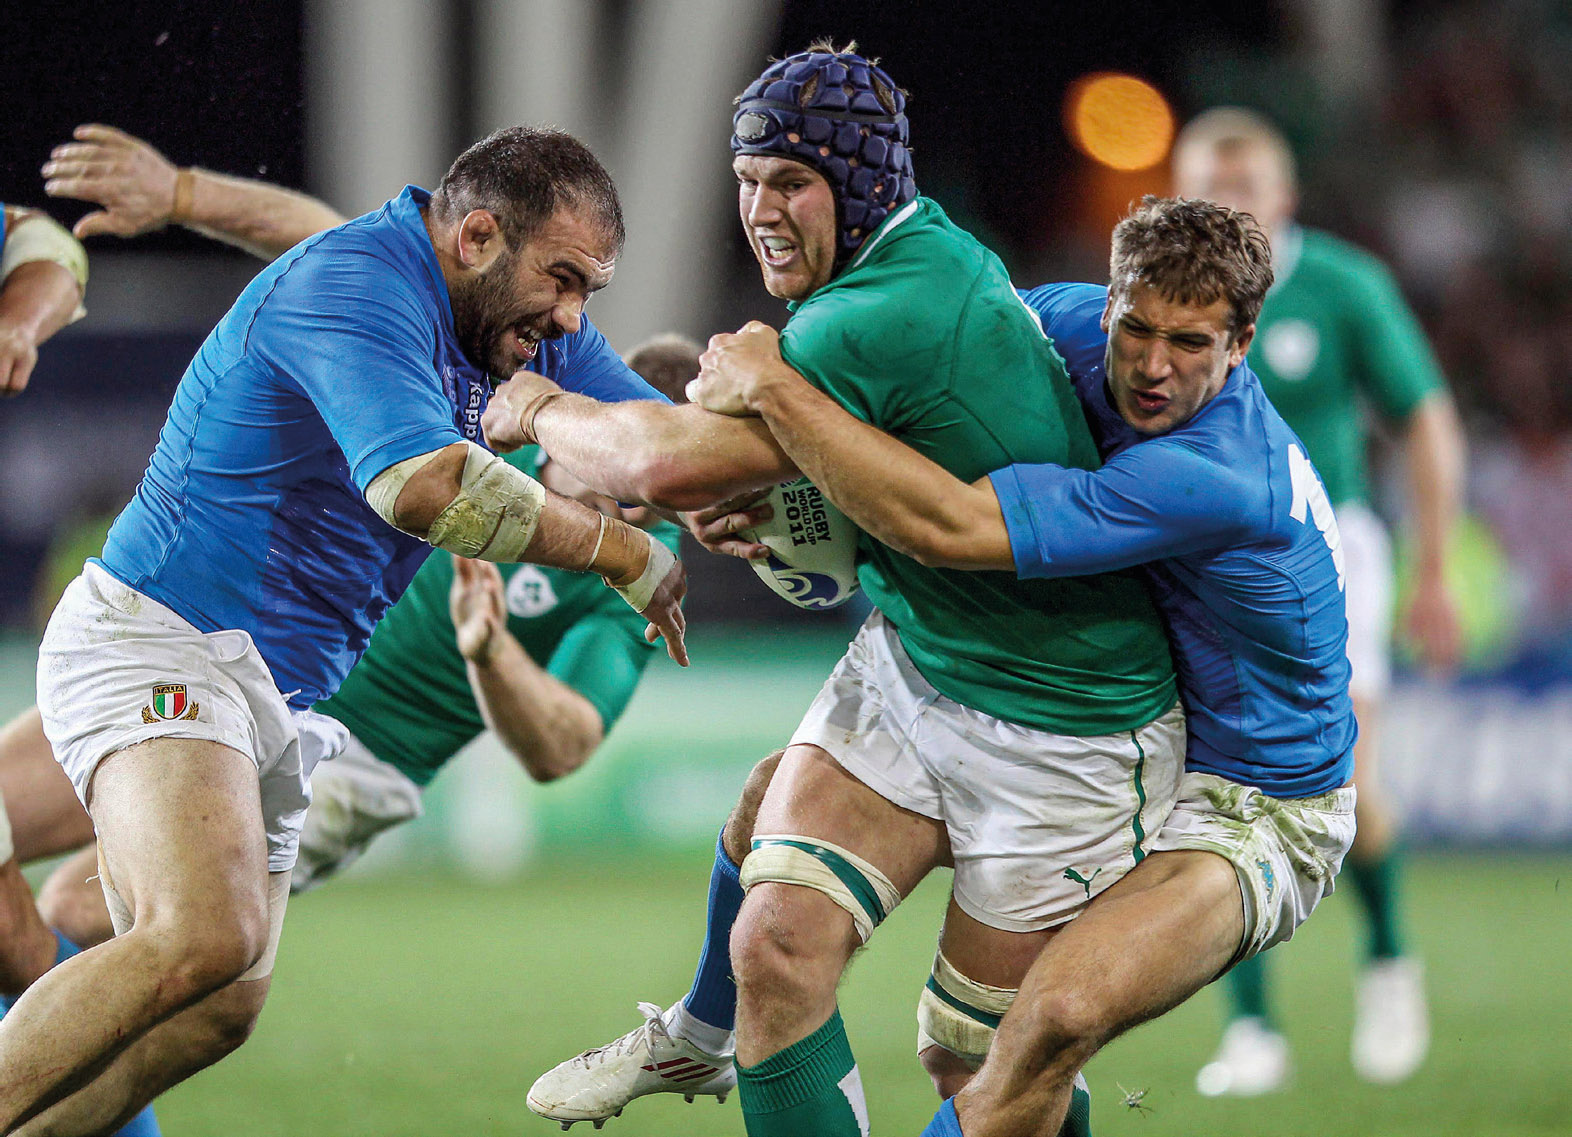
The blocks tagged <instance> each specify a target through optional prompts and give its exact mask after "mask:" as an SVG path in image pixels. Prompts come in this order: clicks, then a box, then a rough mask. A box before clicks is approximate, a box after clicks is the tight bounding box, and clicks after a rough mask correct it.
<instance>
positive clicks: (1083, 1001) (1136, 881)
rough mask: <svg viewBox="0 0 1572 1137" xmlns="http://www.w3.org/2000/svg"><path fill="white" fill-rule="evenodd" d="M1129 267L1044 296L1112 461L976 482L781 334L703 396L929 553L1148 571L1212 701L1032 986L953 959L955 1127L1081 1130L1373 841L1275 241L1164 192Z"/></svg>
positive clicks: (1084, 569) (718, 364) (1334, 548)
mask: <svg viewBox="0 0 1572 1137" xmlns="http://www.w3.org/2000/svg"><path fill="white" fill-rule="evenodd" d="M1111 279H1112V284H1111V286H1110V287H1109V288H1107V289H1104V288H1100V287H1096V286H1091V285H1050V286H1047V287H1044V288H1039V289H1036V290H1034V291H1032V292H1030V293H1026V294H1025V295H1024V299H1025V301H1026V302H1027V304H1028V305H1029V306H1030V307H1032V308H1033V309H1034V310H1035V311H1036V312H1037V313H1038V314H1039V316H1040V318H1041V319H1042V322H1043V326H1044V328H1045V332H1046V334H1047V335H1049V336H1050V337H1051V338H1052V339H1053V340H1054V343H1055V345H1056V346H1057V348H1058V350H1059V351H1060V353H1061V354H1062V355H1063V356H1064V358H1065V360H1066V362H1067V364H1068V365H1069V371H1070V374H1071V377H1072V379H1073V381H1074V383H1075V385H1076V388H1077V393H1078V394H1079V395H1080V397H1081V399H1082V402H1083V404H1084V405H1085V407H1086V410H1087V417H1088V420H1089V422H1090V423H1091V425H1092V429H1093V434H1094V436H1095V437H1096V438H1097V441H1098V445H1099V448H1100V450H1101V451H1102V452H1103V454H1104V456H1105V459H1106V461H1105V464H1104V465H1103V467H1102V468H1101V469H1099V470H1096V471H1087V470H1072V469H1066V468H1063V467H1058V466H1014V467H1010V468H1008V469H1004V470H999V471H996V472H995V473H993V474H992V475H990V476H989V477H987V478H984V479H981V480H980V481H978V482H976V483H975V484H972V485H967V484H965V483H964V482H961V481H959V480H958V479H956V478H954V477H952V476H951V475H949V474H947V473H946V472H945V471H943V470H941V469H939V468H938V467H937V466H935V465H934V464H933V463H931V462H929V461H928V460H927V459H926V458H924V457H923V456H921V455H920V454H918V453H916V452H915V451H913V450H911V449H909V448H907V447H905V446H903V445H901V444H900V443H899V442H897V441H895V440H894V439H893V438H890V437H889V436H887V435H885V434H883V433H881V432H879V431H877V430H875V429H873V428H872V427H870V426H868V425H867V424H865V423H863V422H861V421H860V420H858V419H856V418H854V417H852V416H851V415H850V414H848V413H846V412H845V411H844V410H842V409H841V408H840V407H839V406H837V405H836V404H835V403H833V402H832V401H831V400H829V399H827V398H825V397H824V396H823V395H822V394H820V393H819V392H818V391H817V390H816V389H815V388H814V387H813V386H812V385H811V384H809V383H807V382H806V381H804V380H803V379H801V378H800V377H799V376H797V374H796V373H795V372H793V371H792V370H791V369H790V368H789V367H787V366H786V365H785V364H784V363H783V362H782V360H781V359H780V357H779V354H778V352H777V350H776V346H775V344H776V336H775V333H774V332H773V331H772V330H770V329H768V328H765V327H763V326H762V325H751V326H750V327H749V328H747V329H744V331H743V332H742V333H740V334H738V335H736V336H722V337H717V339H716V340H714V341H712V344H711V349H710V351H709V352H708V353H707V355H706V356H705V360H706V363H707V368H706V371H705V373H704V374H702V375H701V376H700V378H699V379H698V380H696V381H695V383H694V384H693V385H692V386H691V387H690V395H692V396H694V397H695V398H696V400H697V401H699V402H701V403H702V404H703V405H705V406H707V407H709V408H710V409H712V410H718V411H723V412H727V413H733V414H739V413H751V414H759V415H761V416H762V417H763V418H764V420H765V422H766V424H767V425H768V426H769V428H770V430H771V432H772V433H773V434H774V435H775V437H776V438H777V439H778V440H779V441H780V443H781V445H782V446H783V447H784V448H785V449H786V451H787V452H788V453H789V454H790V455H791V457H792V459H793V460H794V461H795V462H796V463H797V465H798V466H799V467H800V468H801V469H802V470H803V472H804V473H805V474H807V475H808V476H809V477H811V478H812V479H813V480H814V481H815V482H816V483H817V484H818V485H819V487H820V488H821V489H823V490H824V491H825V493H826V494H828V495H829V496H830V497H831V498H832V499H833V500H834V501H835V502H836V503H837V504H838V505H839V506H840V507H841V508H842V509H843V510H845V511H846V513H848V514H849V515H850V516H851V517H852V518H853V520H855V521H857V522H858V524H860V525H861V526H862V527H863V528H864V529H865V530H866V531H867V532H868V533H869V534H871V535H872V536H874V537H875V538H877V539H878V540H880V541H883V542H885V543H886V544H888V545H890V546H891V547H893V548H895V549H897V550H900V551H902V552H904V553H906V554H908V555H910V556H912V557H914V558H916V559H918V560H919V561H921V562H923V563H924V564H929V565H934V566H938V567H944V568H952V569H1008V570H1013V571H1015V572H1017V573H1019V574H1021V575H1024V576H1056V575H1075V574H1080V573H1091V572H1105V571H1109V570H1113V569H1119V568H1125V567H1129V566H1132V565H1143V564H1144V565H1146V572H1147V576H1148V579H1149V581H1150V584H1151V587H1152V590H1153V593H1154V596H1155V597H1156V598H1157V599H1158V601H1159V606H1160V608H1161V609H1162V611H1163V613H1164V616H1165V619H1166V621H1167V624H1168V629H1169V634H1170V639H1171V641H1172V644H1173V650H1174V656H1175V663H1176V669H1177V671H1178V674H1179V683H1180V690H1181V692H1182V695H1183V698H1184V703H1185V709H1186V712H1187V714H1188V716H1189V746H1188V749H1187V760H1186V774H1185V779H1184V782H1183V784H1182V786H1181V790H1180V800H1179V802H1178V804H1177V805H1176V806H1175V808H1174V811H1173V813H1172V814H1171V815H1170V817H1169V819H1168V821H1167V822H1166V824H1165V825H1164V826H1163V828H1162V829H1161V830H1160V831H1159V832H1158V833H1157V834H1156V835H1155V836H1154V837H1153V838H1152V840H1151V843H1150V849H1151V852H1150V854H1149V855H1148V856H1147V857H1146V858H1145V859H1144V860H1143V861H1142V862H1141V863H1140V864H1139V865H1137V866H1136V868H1135V869H1133V870H1132V871H1131V872H1130V873H1129V874H1128V875H1127V876H1125V877H1124V878H1123V879H1122V880H1120V881H1119V882H1117V883H1116V884H1114V885H1112V886H1111V887H1109V888H1108V889H1107V890H1105V891H1103V892H1101V893H1099V894H1098V895H1097V896H1096V897H1095V898H1094V899H1093V900H1092V902H1091V904H1090V905H1089V906H1088V908H1087V909H1086V911H1085V912H1084V913H1083V914H1081V915H1080V916H1078V917H1077V918H1076V919H1075V920H1073V921H1071V922H1069V923H1068V924H1065V925H1062V926H1061V927H1060V928H1058V929H1055V930H1053V931H1050V932H1048V933H1045V934H1044V940H1045V946H1044V948H1043V951H1042V954H1041V955H1040V956H1039V958H1038V960H1037V962H1036V963H1035V964H1034V965H1033V967H1032V969H1031V972H1030V973H1029V974H1028V976H1027V978H1026V981H1025V982H1024V984H1023V985H1022V987H1021V989H1020V992H1019V994H1018V995H1017V994H1015V993H1012V992H1008V991H1000V990H998V989H997V988H988V987H985V986H984V985H982V984H980V983H976V982H973V981H971V980H968V979H967V978H966V975H965V969H964V967H962V966H953V965H952V961H948V960H946V959H944V958H943V956H942V955H941V956H940V958H939V959H938V960H937V961H936V965H935V972H934V978H933V979H932V980H931V981H930V983H929V985H928V989H927V990H926V991H925V992H924V995H923V1000H922V1005H921V1009H920V1011H919V1021H920V1023H921V1026H922V1032H921V1045H922V1048H923V1060H924V1065H925V1066H926V1067H927V1068H928V1070H929V1071H930V1073H931V1074H932V1075H933V1076H934V1079H935V1083H936V1085H938V1087H939V1088H940V1091H941V1093H942V1094H944V1095H945V1096H947V1097H948V1096H949V1095H951V1094H954V1093H955V1092H956V1090H957V1089H959V1088H960V1087H961V1086H963V1085H964V1087H965V1088H964V1089H960V1092H959V1094H958V1096H955V1097H953V1098H952V1099H951V1100H950V1101H948V1102H947V1103H946V1105H945V1106H944V1107H943V1108H942V1109H941V1111H940V1114H939V1116H938V1117H936V1118H935V1120H934V1123H933V1124H932V1126H931V1127H930V1129H929V1132H930V1133H932V1134H936V1135H937V1134H952V1135H953V1134H957V1133H960V1132H962V1131H963V1130H964V1132H965V1133H966V1134H967V1135H968V1137H980V1135H983V1134H987V1135H990V1137H1003V1135H1016V1134H1021V1135H1025V1134H1033V1135H1051V1134H1054V1133H1057V1132H1058V1131H1059V1128H1060V1125H1061V1123H1062V1122H1063V1120H1064V1118H1065V1112H1066V1109H1067V1106H1068V1104H1069V1101H1070V1090H1071V1085H1072V1080H1073V1078H1074V1076H1075V1075H1076V1073H1077V1072H1078V1071H1079V1070H1080V1068H1081V1067H1082V1066H1083V1065H1084V1064H1085V1063H1086V1061H1087V1060H1088V1059H1090V1058H1091V1056H1092V1055H1093V1054H1094V1053H1096V1051H1097V1050H1098V1049H1099V1048H1101V1046H1102V1045H1103V1044H1105V1043H1106V1042H1107V1041H1109V1040H1110V1039H1112V1038H1113V1037H1115V1036H1116V1035H1118V1034H1120V1033H1121V1032H1123V1031H1124V1030H1126V1029H1128V1028H1129V1027H1131V1026H1134V1025H1136V1024H1137V1023H1140V1022H1142V1021H1145V1020H1146V1019H1149V1018H1152V1017H1154V1016H1156V1015H1159V1014H1162V1013H1163V1012H1165V1011H1167V1010H1168V1009H1170V1008H1172V1007H1173V1006H1175V1005H1177V1004H1178V1003H1180V1002H1182V1001H1183V1000H1184V999H1186V998H1188V997H1189V996H1190V995H1191V994H1193V993H1194V992H1195V991H1196V990H1198V989H1199V988H1200V987H1202V986H1204V985H1205V984H1207V983H1209V982H1210V981H1211V980H1212V979H1214V978H1216V977H1217V976H1218V975H1219V974H1220V973H1222V972H1223V971H1225V970H1227V969H1228V968H1229V967H1230V966H1232V965H1233V964H1234V963H1237V962H1238V961H1239V960H1241V959H1245V958H1248V957H1250V956H1252V955H1254V954H1255V953H1257V952H1260V951H1262V950H1264V949H1266V948H1268V947H1270V946H1272V945H1273V944H1276V943H1280V942H1282V941H1283V940H1285V939H1287V938H1288V937H1289V936H1290V935H1292V933H1293V931H1294V929H1295V928H1296V927H1297V926H1298V925H1299V924H1300V923H1301V922H1303V920H1304V919H1305V918H1306V917H1307V916H1308V915H1309V913H1310V911H1311V909H1312V908H1314V907H1315V905H1316V903H1317V902H1318V901H1319V900H1320V898H1321V897H1322V896H1323V895H1325V894H1326V893H1327V892H1329V891H1330V890H1331V887H1332V880H1333V877H1334V876H1335V875H1336V872H1337V870H1338V868H1339V866H1340V864H1341V862H1342V859H1343V856H1344V854H1345V853H1346V852H1347V849H1348V847H1349V844H1350V843H1351V842H1352V840H1353V834H1354V821H1353V804H1354V791H1353V789H1352V787H1351V785H1349V780H1350V778H1351V775H1352V765H1353V745H1354V736H1355V733H1356V728H1355V723H1354V717H1353V712H1352V706H1351V703H1350V701H1349V696H1348V662H1347V658H1346V651H1345V642H1346V637H1347V622H1346V619H1345V617H1344V610H1343V587H1344V579H1343V577H1344V572H1343V565H1342V555H1341V550H1340V548H1339V537H1338V532H1337V526H1336V522H1335V520H1334V519H1333V517H1332V512H1331V507H1330V504H1329V503H1328V501H1327V499H1326V495H1325V492H1324V490H1323V489H1322V487H1321V482H1320V479H1319V478H1318V477H1317V475H1316V473H1315V471H1314V469H1313V468H1312V467H1311V465H1310V463H1309V460H1308V459H1307V458H1306V457H1305V455H1304V451H1303V447H1302V445H1301V444H1300V442H1299V440H1298V438H1297V437H1296V436H1295V435H1294V434H1293V432H1292V431H1290V430H1289V429H1288V427H1287V426H1286V424H1284V422H1283V421H1282V419H1281V417H1280V416H1279V415H1278V414H1277V413H1276V411H1274V410H1273V409H1272V407H1271V405H1270V404H1269V403H1268V402H1267V399H1266V397H1265V395H1264V394H1263V392H1262V390H1261V387H1260V384H1259V382H1258V380H1257V379H1256V378H1255V376H1254V375H1253V374H1252V373H1251V372H1250V370H1249V368H1248V367H1247V366H1245V365H1244V363H1243V360H1244V357H1245V353H1246V350H1247V349H1248V347H1249V344H1250V339H1251V335H1252V333H1253V330H1254V322H1255V317H1256V314H1257V313H1258V312H1259V310H1260V305H1261V301H1262V298H1263V297H1264V295H1265V293H1266V290H1267V288H1268V286H1269V285H1270V283H1271V270H1270V254H1269V251H1268V246H1267V243H1266V239H1265V237H1264V236H1263V235H1262V234H1261V232H1260V230H1259V229H1258V228H1257V227H1256V226H1255V224H1254V223H1253V221H1252V220H1251V219H1250V218H1249V217H1248V216H1247V215H1244V214H1239V213H1235V212H1233V211H1231V210H1228V209H1225V208H1223V207H1221V206H1215V205H1212V204H1210V203H1206V202H1196V201H1175V200H1158V199H1154V198H1148V199H1147V200H1146V201H1145V202H1144V203H1143V204H1142V205H1141V206H1140V207H1139V208H1137V209H1136V210H1135V211H1134V212H1133V213H1132V214H1131V215H1130V216H1129V217H1127V218H1126V219H1125V220H1124V221H1122V222H1121V223H1120V225H1119V226H1118V228H1117V229H1116V230H1115V232H1114V245H1113V256H1112V274H1111ZM758 519H759V517H758V514H757V513H754V514H752V515H735V516H734V517H732V518H730V519H727V520H726V521H725V522H724V523H717V527H716V529H717V531H722V530H728V529H730V530H734V529H735V528H738V527H742V526H746V525H747V524H749V523H751V522H753V521H756V520H758ZM742 551H744V552H747V551H750V550H748V548H747V547H746V545H745V544H744V546H743V548H742ZM1012 997H1013V1007H1012V1006H1011V1003H1012ZM1006 1007H1009V1008H1010V1009H1009V1010H1008V1012H1007V1013H1005V1008H1006ZM995 1025H997V1033H995ZM985 1056H986V1060H985V1061H984V1060H983V1059H984V1057H985ZM979 1062H980V1064H981V1069H980V1070H979V1071H978V1072H977V1074H976V1075H975V1076H973V1075H972V1072H971V1071H972V1069H973V1068H975V1066H976V1065H977V1064H978V1063H979Z"/></svg>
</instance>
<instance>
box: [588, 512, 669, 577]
mask: <svg viewBox="0 0 1572 1137" xmlns="http://www.w3.org/2000/svg"><path fill="white" fill-rule="evenodd" d="M600 519H601V520H600V539H599V540H598V541H597V542H596V545H595V553H594V555H593V556H592V557H591V558H590V563H589V571H590V572H593V573H598V574H599V575H600V576H603V577H605V578H606V583H607V584H609V585H611V587H613V588H622V587H625V586H627V585H629V584H632V583H633V582H634V581H636V580H638V579H639V576H640V575H641V574H642V573H643V572H644V569H645V568H646V567H647V566H648V565H649V562H650V550H651V546H652V545H653V544H654V538H652V537H651V536H650V535H649V534H648V533H646V532H644V530H642V529H637V528H635V527H633V526H632V525H629V524H628V523H627V522H625V521H617V520H615V519H613V518H610V517H607V516H606V515H605V514H604V513H603V514H601V515H600Z"/></svg>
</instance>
